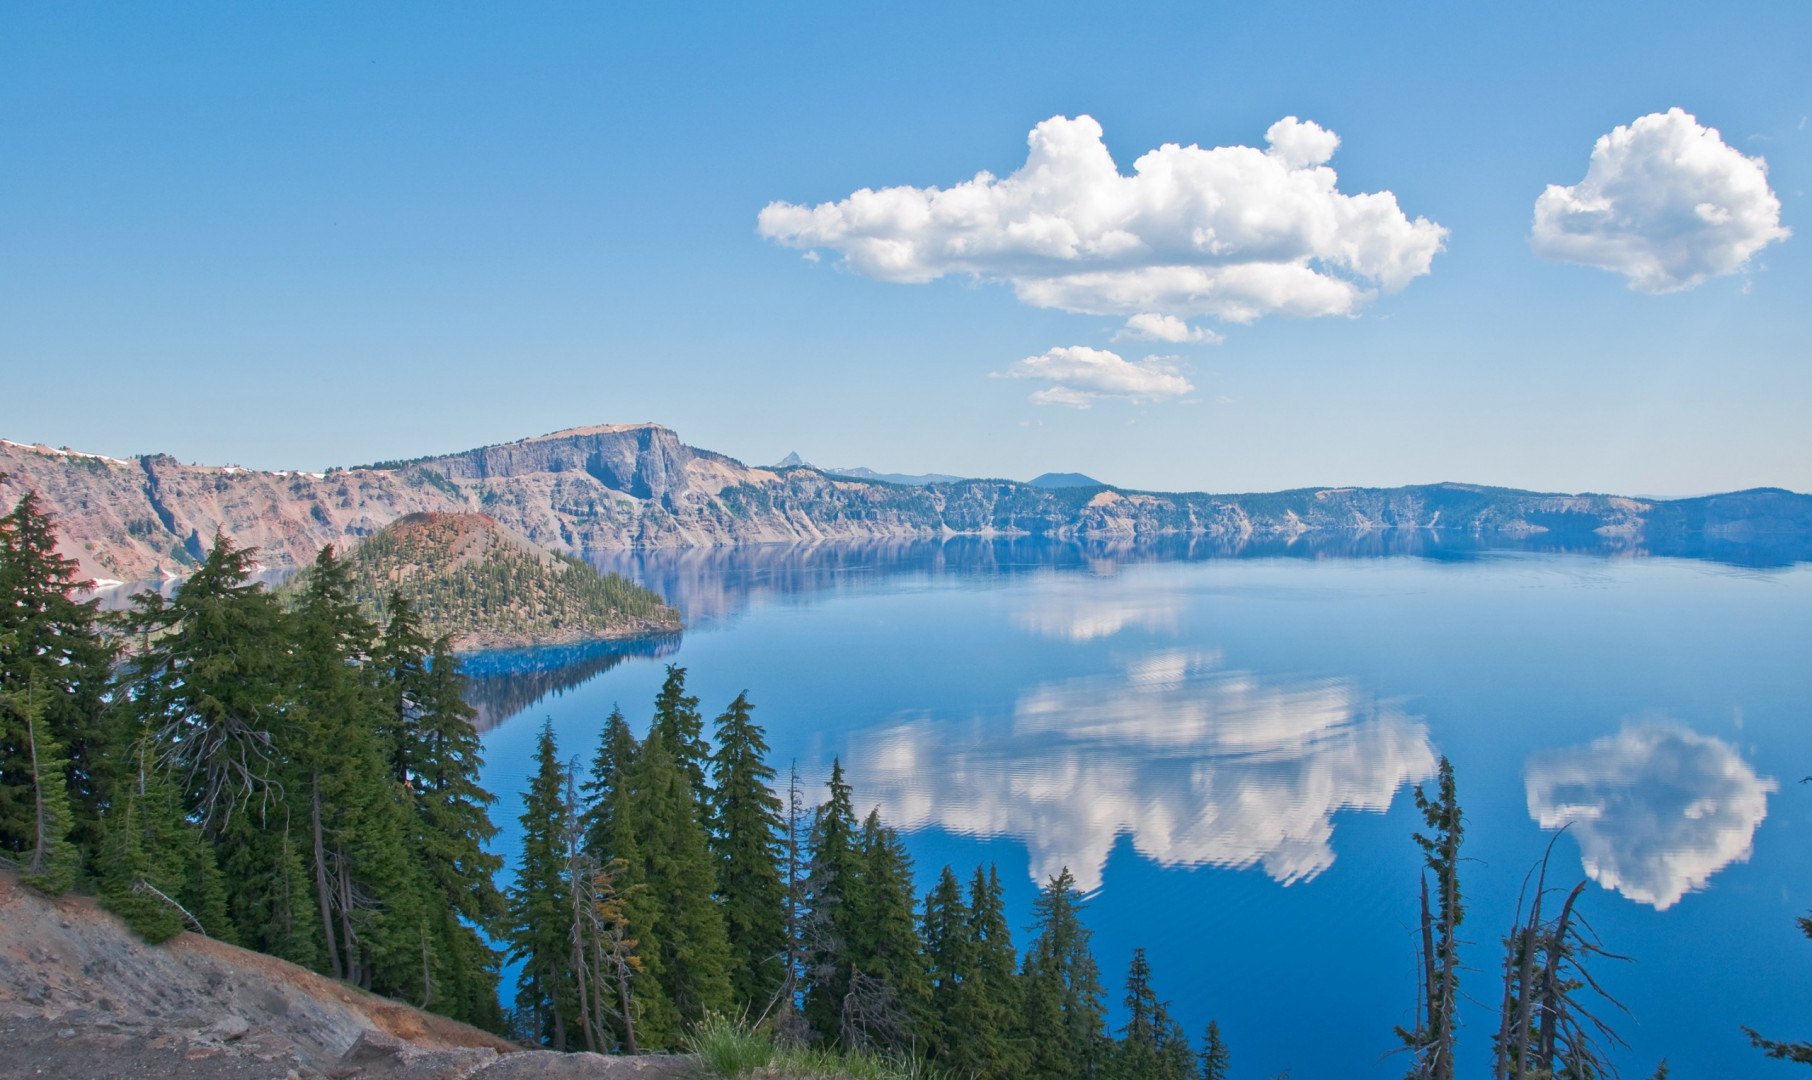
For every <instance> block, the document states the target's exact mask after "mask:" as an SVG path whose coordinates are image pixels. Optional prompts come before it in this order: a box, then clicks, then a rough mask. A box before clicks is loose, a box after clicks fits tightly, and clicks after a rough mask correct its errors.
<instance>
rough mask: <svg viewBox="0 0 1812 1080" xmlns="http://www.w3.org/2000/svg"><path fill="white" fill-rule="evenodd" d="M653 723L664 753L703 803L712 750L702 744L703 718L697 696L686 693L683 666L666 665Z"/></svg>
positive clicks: (655, 700) (701, 804) (695, 796)
mask: <svg viewBox="0 0 1812 1080" xmlns="http://www.w3.org/2000/svg"><path fill="white" fill-rule="evenodd" d="M654 726H655V729H656V730H658V731H659V732H660V733H661V742H663V743H664V744H666V747H667V753H669V754H671V755H672V756H673V760H674V761H675V762H676V763H677V764H678V765H679V767H680V770H681V771H682V772H684V773H685V774H686V780H687V782H688V783H690V784H691V786H692V797H693V799H694V800H695V801H696V802H697V803H698V805H700V806H704V805H705V800H706V799H707V797H708V795H709V792H708V791H707V789H706V787H705V767H706V766H707V765H708V764H709V763H710V760H711V750H710V747H708V746H706V745H705V739H704V731H705V720H704V717H703V716H701V715H700V714H699V711H698V698H696V697H694V696H692V695H689V694H687V693H686V669H685V668H683V667H679V666H677V665H674V664H668V665H667V678H666V681H664V682H663V683H661V690H660V693H658V694H656V695H655V698H654Z"/></svg>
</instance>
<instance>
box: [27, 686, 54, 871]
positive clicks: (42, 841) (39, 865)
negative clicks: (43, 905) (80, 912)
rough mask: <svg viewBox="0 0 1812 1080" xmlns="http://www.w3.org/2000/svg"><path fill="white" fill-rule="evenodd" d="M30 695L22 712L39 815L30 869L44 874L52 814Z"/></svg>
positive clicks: (47, 868) (47, 856)
mask: <svg viewBox="0 0 1812 1080" xmlns="http://www.w3.org/2000/svg"><path fill="white" fill-rule="evenodd" d="M29 695H30V691H29V690H28V691H27V698H26V702H25V708H24V709H23V710H22V711H23V712H24V713H25V742H26V745H28V746H29V747H30V748H31V792H32V801H33V810H34V812H35V813H36V815H37V821H36V826H35V828H34V833H33V835H34V840H33V842H32V849H31V867H30V869H31V872H32V873H34V874H43V873H46V872H47V871H48V870H49V869H50V866H49V863H50V820H49V818H50V814H49V811H48V810H47V809H46V808H45V806H44V776H43V773H42V772H41V771H40V769H39V767H38V723H37V719H36V717H35V716H34V715H33V713H32V707H31V699H30V696H29Z"/></svg>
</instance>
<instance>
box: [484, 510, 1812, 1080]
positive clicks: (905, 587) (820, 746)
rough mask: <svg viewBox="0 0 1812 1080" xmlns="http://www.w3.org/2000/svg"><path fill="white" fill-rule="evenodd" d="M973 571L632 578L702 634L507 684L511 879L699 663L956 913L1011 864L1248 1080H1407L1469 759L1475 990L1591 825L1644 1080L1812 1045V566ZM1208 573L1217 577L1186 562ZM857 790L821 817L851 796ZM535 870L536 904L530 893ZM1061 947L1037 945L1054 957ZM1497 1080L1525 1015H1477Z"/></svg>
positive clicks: (939, 561) (1595, 911) (1589, 911)
mask: <svg viewBox="0 0 1812 1080" xmlns="http://www.w3.org/2000/svg"><path fill="white" fill-rule="evenodd" d="M1176 554H1178V553H1157V554H1155V555H1154V554H1153V553H1146V554H1145V555H1143V556H1141V557H1138V558H1132V557H1128V556H1126V555H1125V554H1124V553H1122V554H1111V553H1099V552H1096V553H1091V552H1088V551H1084V550H1081V549H1078V548H1069V547H1061V546H1055V547H1053V546H1038V545H1003V544H983V543H967V544H959V545H914V546H908V547H904V548H824V547H819V548H773V549H755V550H747V549H745V550H740V551H731V552H691V553H675V554H668V555H652V554H641V555H636V556H618V557H614V559H613V561H608V562H606V563H605V565H606V566H607V568H610V569H617V570H621V571H622V572H624V573H626V574H629V575H630V576H632V577H635V578H637V579H639V580H641V581H643V582H644V583H647V584H649V585H651V586H653V587H656V588H659V589H661V590H662V591H663V592H664V593H666V594H667V595H668V596H669V597H670V598H672V599H673V600H674V601H675V602H676V603H678V604H679V605H680V606H681V607H682V609H683V610H684V611H685V612H686V614H687V617H688V622H689V624H690V629H688V630H687V632H686V633H685V634H684V635H683V636H681V637H678V638H673V639H667V640H663V641H657V642H642V643H637V644H636V645H633V646H626V647H621V646H613V647H592V648H579V649H572V648H569V649H565V650H548V651H533V650H528V651H520V652H513V653H492V654H483V655H480V656H477V657H473V658H471V670H472V672H473V674H474V675H475V676H476V679H475V683H474V691H473V693H474V698H475V700H476V701H477V702H478V703H479V704H480V706H481V709H482V710H483V712H484V716H483V722H484V723H486V724H487V725H489V730H488V731H487V733H486V735H485V744H486V757H487V761H488V764H487V766H486V771H485V777H484V779H485V782H486V784H487V786H488V787H489V788H490V789H491V790H492V791H494V792H497V793H498V794H499V795H501V796H502V798H501V799H500V802H499V804H498V806H497V807H496V808H495V810H494V816H495V817H496V818H497V819H498V821H499V823H500V824H502V825H504V827H505V831H504V833H503V835H502V836H501V837H500V838H499V840H498V850H499V851H502V852H504V853H505V854H506V855H513V854H514V850H515V842H516V837H517V836H518V834H519V832H520V828H519V826H518V825H517V822H516V820H515V818H516V815H517V814H519V813H520V802H519V799H518V795H519V793H520V792H521V791H522V789H523V788H524V787H525V785H526V775H527V770H528V767H529V763H530V759H531V756H532V748H533V743H534V738H535V735H536V733H537V730H538V728H539V727H540V722H541V720H542V718H543V717H551V718H552V720H553V723H554V727H555V730H556V732H557V733H558V736H559V738H560V743H561V750H562V752H563V754H565V755H567V756H579V757H582V758H585V759H589V757H590V754H591V751H592V749H593V747H594V745H595V743H596V739H597V735H598V732H599V730H600V728H601V727H602V724H603V720H604V717H605V715H606V714H607V713H608V712H609V711H610V709H611V707H612V705H613V704H619V703H620V704H621V705H622V707H623V709H624V711H625V713H626V714H627V715H629V716H630V717H631V718H632V719H635V720H636V721H637V722H638V724H639V725H640V726H642V727H644V728H645V725H646V723H647V719H648V717H649V716H650V715H651V712H652V707H651V702H652V700H653V697H654V693H655V690H656V689H657V688H658V686H659V684H660V681H661V678H662V676H663V665H664V664H666V663H678V664H682V665H684V666H685V667H686V668H687V669H688V672H689V675H688V682H689V685H690V687H691V688H692V691H693V692H694V693H697V694H698V695H699V696H700V697H701V698H702V699H703V703H702V708H704V709H705V710H706V711H707V715H708V716H710V715H715V713H716V712H717V711H719V710H721V709H722V708H723V706H724V705H725V704H727V703H728V702H729V701H730V699H731V698H732V697H734V696H735V695H736V693H737V692H738V691H741V690H744V689H747V690H748V691H749V694H750V697H751V699H752V700H753V701H754V702H755V703H756V705H757V711H756V716H757V718H758V719H759V720H760V721H761V722H763V723H764V724H765V725H766V726H767V729H768V736H769V741H770V743H771V744H772V745H773V748H774V762H775V764H776V765H777V767H778V768H779V769H780V770H781V772H782V773H783V775H784V773H785V771H786V768H787V765H788V763H789V762H792V761H796V762H797V763H798V768H799V770H800V771H801V773H802V774H803V775H805V776H807V777H809V778H811V780H812V781H813V782H814V783H821V782H822V779H823V777H824V776H825V775H826V774H827V773H828V771H829V767H830V762H831V759H832V758H833V757H841V758H842V760H843V762H844V764H845V765H846V766H847V768H848V770H849V775H850V779H851V781H852V783H853V785H854V787H855V790H856V794H857V797H858V806H859V808H860V809H861V810H864V811H865V810H866V809H867V808H868V807H869V806H874V805H878V806H879V807H880V808H881V812H882V814H883V816H884V817H886V818H887V819H888V820H889V821H890V822H892V823H894V824H896V825H898V826H900V827H901V828H902V829H904V830H906V831H907V833H908V840H909V844H910V846H911V849H912V852H913V854H914V857H915V858H916V860H917V865H918V878H919V883H920V886H921V891H923V889H925V888H928V887H929V885H930V884H931V882H932V880H934V875H935V874H936V873H937V871H938V869H939V868H940V867H941V866H943V865H944V864H945V863H950V864H952V865H953V866H954V867H955V868H956V869H957V871H958V874H959V876H966V874H967V873H968V871H969V870H970V868H972V867H973V866H975V865H976V864H977V863H988V862H993V863H997V864H998V865H999V866H1000V869H1001V872H1002V875H1003V877H1004V879H1005V880H1006V882H1007V884H1008V889H1009V895H1008V900H1009V904H1010V908H1011V913H1012V915H1013V918H1014V921H1015V925H1016V926H1020V927H1023V926H1024V925H1025V924H1026V923H1028V922H1029V921H1030V913H1031V901H1032V897H1033V895H1034V892H1035V889H1036V884H1035V883H1036V882H1038V881H1040V880H1042V879H1044V878H1045V877H1047V876H1049V875H1050V874H1052V873H1054V872H1056V871H1057V870H1058V869H1060V868H1061V867H1064V866H1068V867H1069V868H1070V869H1071V870H1072V871H1073V872H1074V873H1075V875H1076V877H1077V879H1078V880H1079V881H1080V882H1081V883H1082V885H1083V886H1084V887H1085V888H1087V889H1089V890H1092V892H1093V896H1092V898H1091V901H1090V906H1089V909H1088V912H1087V915H1086V917H1087V920H1088V922H1089V924H1090V926H1092V927H1093V929H1094V931H1095V938H1094V948H1095V955H1096V958H1097V960H1098V961H1099V962H1100V964H1101V967H1102V969H1103V975H1104V982H1106V983H1107V985H1108V989H1109V997H1110V999H1111V1000H1112V1001H1113V1002H1114V1003H1115V1016H1116V1020H1115V1022H1116V1023H1118V1013H1119V1009H1118V999H1119V997H1120V981H1121V979H1122V977H1123V973H1124V971H1125V966H1126V963H1127V961H1128V960H1129V958H1130V956H1131V952H1132V950H1133V949H1134V948H1135V947H1138V946H1144V947H1147V948H1148V949H1150V951H1151V955H1152V961H1153V965H1154V968H1155V977H1156V982H1157V986H1158V990H1159V993H1160V995H1161V996H1163V997H1166V998H1169V999H1170V1000H1171V1001H1172V1003H1173V1010H1174V1013H1175V1015H1176V1016H1177V1017H1178V1019H1179V1020H1181V1021H1182V1022H1183V1023H1184V1025H1185V1026H1186V1027H1187V1028H1188V1029H1189V1031H1190V1033H1191V1035H1192V1036H1199V1034H1200V1031H1201V1029H1202V1027H1203V1026H1204V1025H1206V1023H1207V1022H1208V1020H1209V1019H1210V1018H1211V1017H1212V1018H1214V1019H1217V1020H1218V1021H1219V1022H1220V1025H1221V1029H1222V1031H1223V1032H1225V1033H1226V1036H1227V1038H1228V1040H1229V1042H1230V1044H1231V1046H1232V1049H1233V1054H1234V1058H1233V1061H1234V1075H1235V1076H1236V1077H1241V1078H1245V1077H1252V1078H1261V1077H1270V1076H1272V1075H1274V1074H1276V1073H1279V1072H1281V1071H1284V1070H1289V1071H1290V1074H1291V1075H1292V1076H1293V1077H1295V1078H1296V1080H1311V1078H1322V1077H1326V1078H1342V1077H1374V1076H1375V1077H1393V1076H1400V1075H1402V1072H1403V1069H1404V1067H1405V1064H1406V1062H1405V1059H1403V1058H1402V1057H1400V1056H1393V1057H1385V1056H1384V1055H1386V1054H1387V1053H1388V1052H1389V1051H1391V1050H1392V1049H1393V1047H1394V1045H1395V1040H1394V1038H1393V1036H1392V1034H1391V1029H1392V1026H1393V1025H1395V1024H1408V1023H1410V1022H1411V1021H1412V1019H1413V1006H1414V1001H1415V990H1414V972H1413V963H1414V952H1413V949H1414V942H1413V940H1412V934H1411V925H1412V923H1413V920H1414V918H1415V914H1416V889H1417V873H1418V865H1419V859H1418V852H1417V849H1416V848H1415V846H1414V844H1413V843H1412V841H1411V840H1410V833H1411V832H1412V831H1413V830H1414V829H1415V828H1416V826H1417V819H1416V815H1415V810H1414V806H1413V803H1412V800H1411V795H1410V791H1411V788H1412V787H1413V786H1414V785H1415V784H1416V783H1417V782H1418V781H1421V780H1425V779H1428V778H1429V777H1431V776H1432V774H1433V771H1434V768H1435V763H1436V762H1437V760H1438V759H1439V757H1440V756H1441V755H1443V754H1445V755H1447V756H1448V757H1449V758H1451V759H1452V760H1453V762H1454V765H1455V767H1456V769H1457V771H1458V775H1459V784H1460V794H1461V801H1462V803H1463V805H1464V807H1465V809H1466V813H1467V834H1466V844H1465V851H1466V854H1467V855H1468V856H1469V857H1470V860H1471V861H1469V862H1468V863H1467V864H1466V866H1465V869H1464V872H1463V887H1464V889H1465V892H1466V895H1467V918H1466V923H1465V926H1464V930H1465V931H1466V932H1465V934H1464V935H1463V936H1464V937H1465V938H1467V939H1469V940H1470V941H1472V942H1474V943H1475V944H1473V945H1472V946H1471V947H1470V948H1469V949H1468V950H1467V951H1466V952H1465V954H1464V959H1465V961H1466V963H1467V965H1468V966H1469V968H1470V969H1471V970H1470V971H1469V972H1468V974H1467V975H1466V977H1465V979H1464V982H1463V988H1464V989H1466V990H1467V991H1468V992H1469V993H1470V995H1471V996H1472V997H1473V998H1474V999H1475V1000H1476V1001H1477V1002H1491V1003H1494V1002H1495V999H1496V996H1497V993H1498V989H1497V983H1496V974H1495V969H1496V967H1497V963H1498V953H1497V941H1498V939H1499V937H1500V936H1501V935H1502V934H1503V932H1504V931H1505V929H1506V928H1507V927H1508V924H1509V922H1510V920H1511V918H1512V913H1513V909H1514V906H1515V903H1516V898H1517V892H1518V889H1519V888H1520V887H1521V886H1522V883H1523V879H1524V875H1525V873H1526V872H1527V871H1528V870H1529V868H1530V867H1531V866H1532V865H1533V864H1534V863H1535V862H1536V860H1538V859H1539V858H1540V856H1541V853H1542V851H1543V848H1544V846H1545V845H1546V843H1547V842H1548V839H1549V838H1550V837H1551V836H1552V835H1554V831H1555V830H1556V829H1558V828H1559V827H1561V826H1562V825H1566V824H1568V823H1571V827H1570V828H1569V829H1568V830H1567V832H1566V834H1565V835H1564V836H1563V837H1562V839H1561V840H1560V841H1559V843H1558V845H1557V846H1556V848H1555V851H1556V856H1555V861H1556V867H1555V871H1554V874H1555V875H1557V876H1558V877H1559V878H1560V879H1561V880H1562V881H1563V882H1564V883H1565V884H1567V885H1569V886H1570V885H1571V884H1572V882H1573V881H1576V880H1578V879H1580V878H1582V877H1584V878H1589V879H1590V880H1592V881H1593V882H1595V884H1593V885H1591V886H1588V889H1587V892H1586V894H1585V897H1584V900H1583V903H1584V911H1585V914H1586V916H1587V918H1588V919H1589V920H1590V921H1591V923H1592V926H1593V927H1594V928H1595V929H1596V930H1597V931H1598V932H1599V933H1600V935H1601V936H1602V937H1603V938H1604V941H1605V943H1606V946H1607V947H1608V948H1610V949H1611V950H1612V951H1614V952H1620V953H1624V954H1626V955H1628V956H1630V957H1632V961H1631V962H1630V963H1621V964H1620V963H1611V962H1605V963H1603V964H1601V966H1600V968H1599V970H1598V971H1597V974H1598V976H1599V978H1600V980H1601V981H1602V982H1604V983H1605V984H1606V986H1607V988H1609V989H1611V990H1612V991H1613V992H1614V993H1615V994H1616V995H1617V996H1618V998H1619V999H1620V1000H1621V1001H1622V1003H1623V1004H1624V1005H1625V1006H1626V1007H1627V1008H1628V1010H1629V1015H1628V1016H1627V1017H1624V1018H1622V1019H1621V1020H1620V1021H1619V1024H1618V1026H1619V1030H1620V1031H1621V1033H1622V1034H1623V1036H1624V1037H1625V1039H1626V1040H1627V1041H1628V1042H1629V1044H1630V1049H1629V1050H1628V1051H1626V1052H1623V1053H1621V1055H1620V1057H1621V1060H1622V1062H1623V1064H1624V1071H1625V1073H1626V1075H1632V1076H1646V1075H1648V1074H1649V1072H1650V1071H1652V1070H1653V1068H1654V1066H1655V1063H1656V1062H1657V1061H1658V1060H1659V1059H1660V1058H1661V1057H1663V1056H1666V1057H1667V1058H1668V1059H1669V1063H1670V1066H1671V1067H1672V1070H1673V1075H1674V1076H1675V1077H1677V1078H1682V1080H1686V1078H1693V1077H1717V1078H1726V1077H1749V1076H1755V1077H1771V1076H1785V1075H1790V1074H1791V1069H1790V1068H1787V1067H1782V1066H1779V1065H1778V1064H1776V1063H1772V1062H1767V1061H1764V1060H1762V1059H1761V1058H1760V1057H1759V1055H1757V1054H1756V1053H1755V1052H1754V1051H1753V1050H1751V1049H1749V1047H1748V1044H1747V1040H1746V1039H1745V1038H1744V1037H1743V1035H1742V1033H1741V1032H1740V1031H1739V1030H1738V1027H1739V1025H1742V1024H1748V1025H1751V1026H1754V1027H1757V1028H1760V1029H1761V1030H1763V1031H1764V1032H1766V1033H1769V1034H1773V1035H1775V1036H1776V1037H1782V1038H1788V1037H1791V1038H1807V1037H1812V942H1807V941H1806V940H1805V939H1804V938H1802V937H1801V936H1800V935H1799V933H1798V931H1797V929H1796V928H1795V926H1794V918H1795V916H1797V915H1800V914H1803V913H1804V912H1805V910H1806V909H1807V908H1809V907H1812V858H1808V856H1809V855H1812V785H1805V786H1801V785H1800V784H1798V783H1797V782H1796V781H1798V779H1799V778H1800V777H1801V776H1803V775H1805V774H1807V773H1809V772H1812V739H1808V738H1807V736H1806V731H1807V730H1808V728H1807V725H1808V721H1809V720H1812V717H1809V715H1808V714H1809V713H1812V664H1809V663H1808V661H1809V660H1812V570H1808V569H1806V568H1803V567H1792V566H1789V567H1775V568H1745V567H1739V566H1732V565H1727V564H1720V563H1713V562H1705V561H1692V560H1684V559H1657V558H1631V557H1622V558H1606V557H1601V556H1596V555H1569V554H1553V553H1547V554H1543V553H1527V552H1508V553H1506V552H1499V553H1493V552H1476V551H1471V552H1459V553H1454V552H1451V551H1449V552H1445V553H1440V552H1424V553H1422V554H1418V555H1395V556H1391V555H1382V556H1379V557H1354V556H1353V553H1352V552H1344V553H1341V552H1337V553H1331V555H1330V557H1321V558H1306V559H1305V558H1293V557H1275V558H1240V559H1219V558H1206V559H1191V558H1187V557H1183V558H1178V557H1174V556H1175V555H1176ZM1181 554H1183V555H1188V554H1189V553H1187V552H1184V553H1181ZM817 790H819V791H821V790H822V789H821V788H819V789H817ZM507 873H508V871H506V874H507ZM1017 940H1018V941H1019V943H1020V944H1022V945H1023V943H1024V940H1025V936H1024V935H1023V934H1021V935H1020V937H1019V938H1018V939H1017ZM1464 1020H1465V1023H1466V1029H1465V1031H1464V1033H1463V1036H1462V1038H1463V1053H1464V1055H1465V1057H1466V1060H1467V1065H1468V1068H1467V1069H1465V1070H1464V1071H1465V1072H1466V1073H1470V1074H1476V1075H1484V1074H1485V1065H1486V1055H1487V1054H1488V1049H1489V1048H1488V1042H1489V1036H1490V1032H1491V1031H1492V1030H1493V1029H1494V1028H1495V1019H1494V1017H1493V1015H1492V1009H1491V1007H1490V1006H1488V1005H1485V1004H1474V1005H1472V1006H1470V1008H1469V1009H1468V1011H1466V1012H1465V1013H1464Z"/></svg>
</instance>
